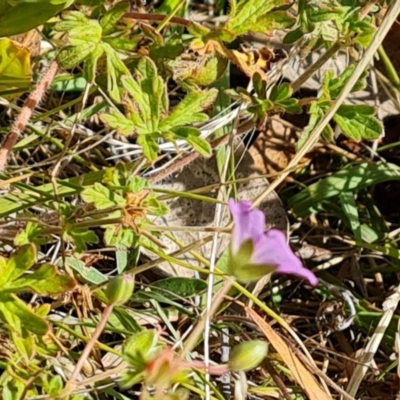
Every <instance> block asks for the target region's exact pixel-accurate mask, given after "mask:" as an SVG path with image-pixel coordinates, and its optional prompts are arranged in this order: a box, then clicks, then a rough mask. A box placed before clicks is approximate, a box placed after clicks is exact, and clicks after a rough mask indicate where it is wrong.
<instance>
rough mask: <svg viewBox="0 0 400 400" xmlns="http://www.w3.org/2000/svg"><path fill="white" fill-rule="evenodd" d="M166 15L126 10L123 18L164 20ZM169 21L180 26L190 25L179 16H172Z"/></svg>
mask: <svg viewBox="0 0 400 400" xmlns="http://www.w3.org/2000/svg"><path fill="white" fill-rule="evenodd" d="M167 17H168V15H163V14H143V13H138V12H127V13H125V14H124V16H123V18H130V19H139V20H145V21H164V20H165V18H167ZM170 22H172V23H174V24H178V25H182V26H186V27H188V26H189V25H190V21H188V20H187V19H184V18H179V17H172V18H171V19H170Z"/></svg>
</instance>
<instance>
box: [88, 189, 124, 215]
mask: <svg viewBox="0 0 400 400" xmlns="http://www.w3.org/2000/svg"><path fill="white" fill-rule="evenodd" d="M81 197H82V199H83V201H85V202H86V203H89V204H90V203H93V204H94V205H95V206H96V208H97V209H99V210H104V209H106V208H110V207H115V206H117V205H121V206H123V205H125V199H124V198H123V197H121V196H120V195H118V194H117V193H115V192H111V191H110V189H108V188H107V187H105V186H104V185H102V184H101V183H99V182H96V183H95V184H94V185H93V187H89V188H86V189H85V190H83V192H82V193H81Z"/></svg>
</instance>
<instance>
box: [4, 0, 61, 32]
mask: <svg viewBox="0 0 400 400" xmlns="http://www.w3.org/2000/svg"><path fill="white" fill-rule="evenodd" d="M65 6H66V1H63V2H61V3H59V4H55V3H53V2H52V1H49V0H46V1H36V2H34V3H31V2H30V3H26V2H22V1H18V2H17V1H15V2H14V5H13V4H10V1H9V0H0V37H4V36H12V35H18V34H20V33H24V32H27V31H29V30H31V29H33V28H36V27H38V26H39V25H42V24H44V23H45V22H46V21H47V20H48V19H50V18H51V17H52V16H53V15H56V14H57V13H58V12H60V11H61V10H63V9H64V8H65Z"/></svg>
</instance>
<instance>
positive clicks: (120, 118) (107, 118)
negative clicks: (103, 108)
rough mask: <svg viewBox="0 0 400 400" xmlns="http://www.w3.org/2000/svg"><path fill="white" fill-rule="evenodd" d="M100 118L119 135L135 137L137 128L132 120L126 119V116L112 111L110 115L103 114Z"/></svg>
mask: <svg viewBox="0 0 400 400" xmlns="http://www.w3.org/2000/svg"><path fill="white" fill-rule="evenodd" d="M100 118H101V119H102V120H103V121H104V123H106V124H107V125H108V126H109V127H110V128H112V129H115V130H116V131H117V132H118V133H121V134H122V135H126V136H129V135H133V134H134V133H135V130H136V129H137V127H136V126H135V124H134V123H133V121H131V120H130V119H128V118H126V117H125V115H123V114H121V113H120V112H118V111H115V110H110V113H109V114H105V113H104V114H101V115H100Z"/></svg>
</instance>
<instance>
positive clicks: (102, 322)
mask: <svg viewBox="0 0 400 400" xmlns="http://www.w3.org/2000/svg"><path fill="white" fill-rule="evenodd" d="M113 308H114V305H113V304H110V305H108V306H106V308H105V309H104V311H103V314H102V315H101V319H100V322H99V324H98V325H97V327H96V329H95V331H94V332H93V336H92V338H91V339H90V341H89V342H88V344H87V345H86V347H85V348H84V350H83V352H82V354H81V356H80V357H79V360H78V362H77V363H76V365H75V369H74V371H73V372H72V375H71V376H70V378H69V379H68V382H67V384H66V385H65V391H68V389H72V388H73V387H74V386H75V385H76V382H75V381H76V378H77V377H78V375H79V373H80V372H81V370H82V368H83V365H84V363H85V361H86V359H87V358H88V357H89V354H90V352H91V351H92V349H93V347H94V346H95V344H96V342H97V339H98V338H99V336H100V335H101V333H102V332H103V330H104V327H105V325H106V323H107V321H108V318H110V315H111V313H112V310H113Z"/></svg>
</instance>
